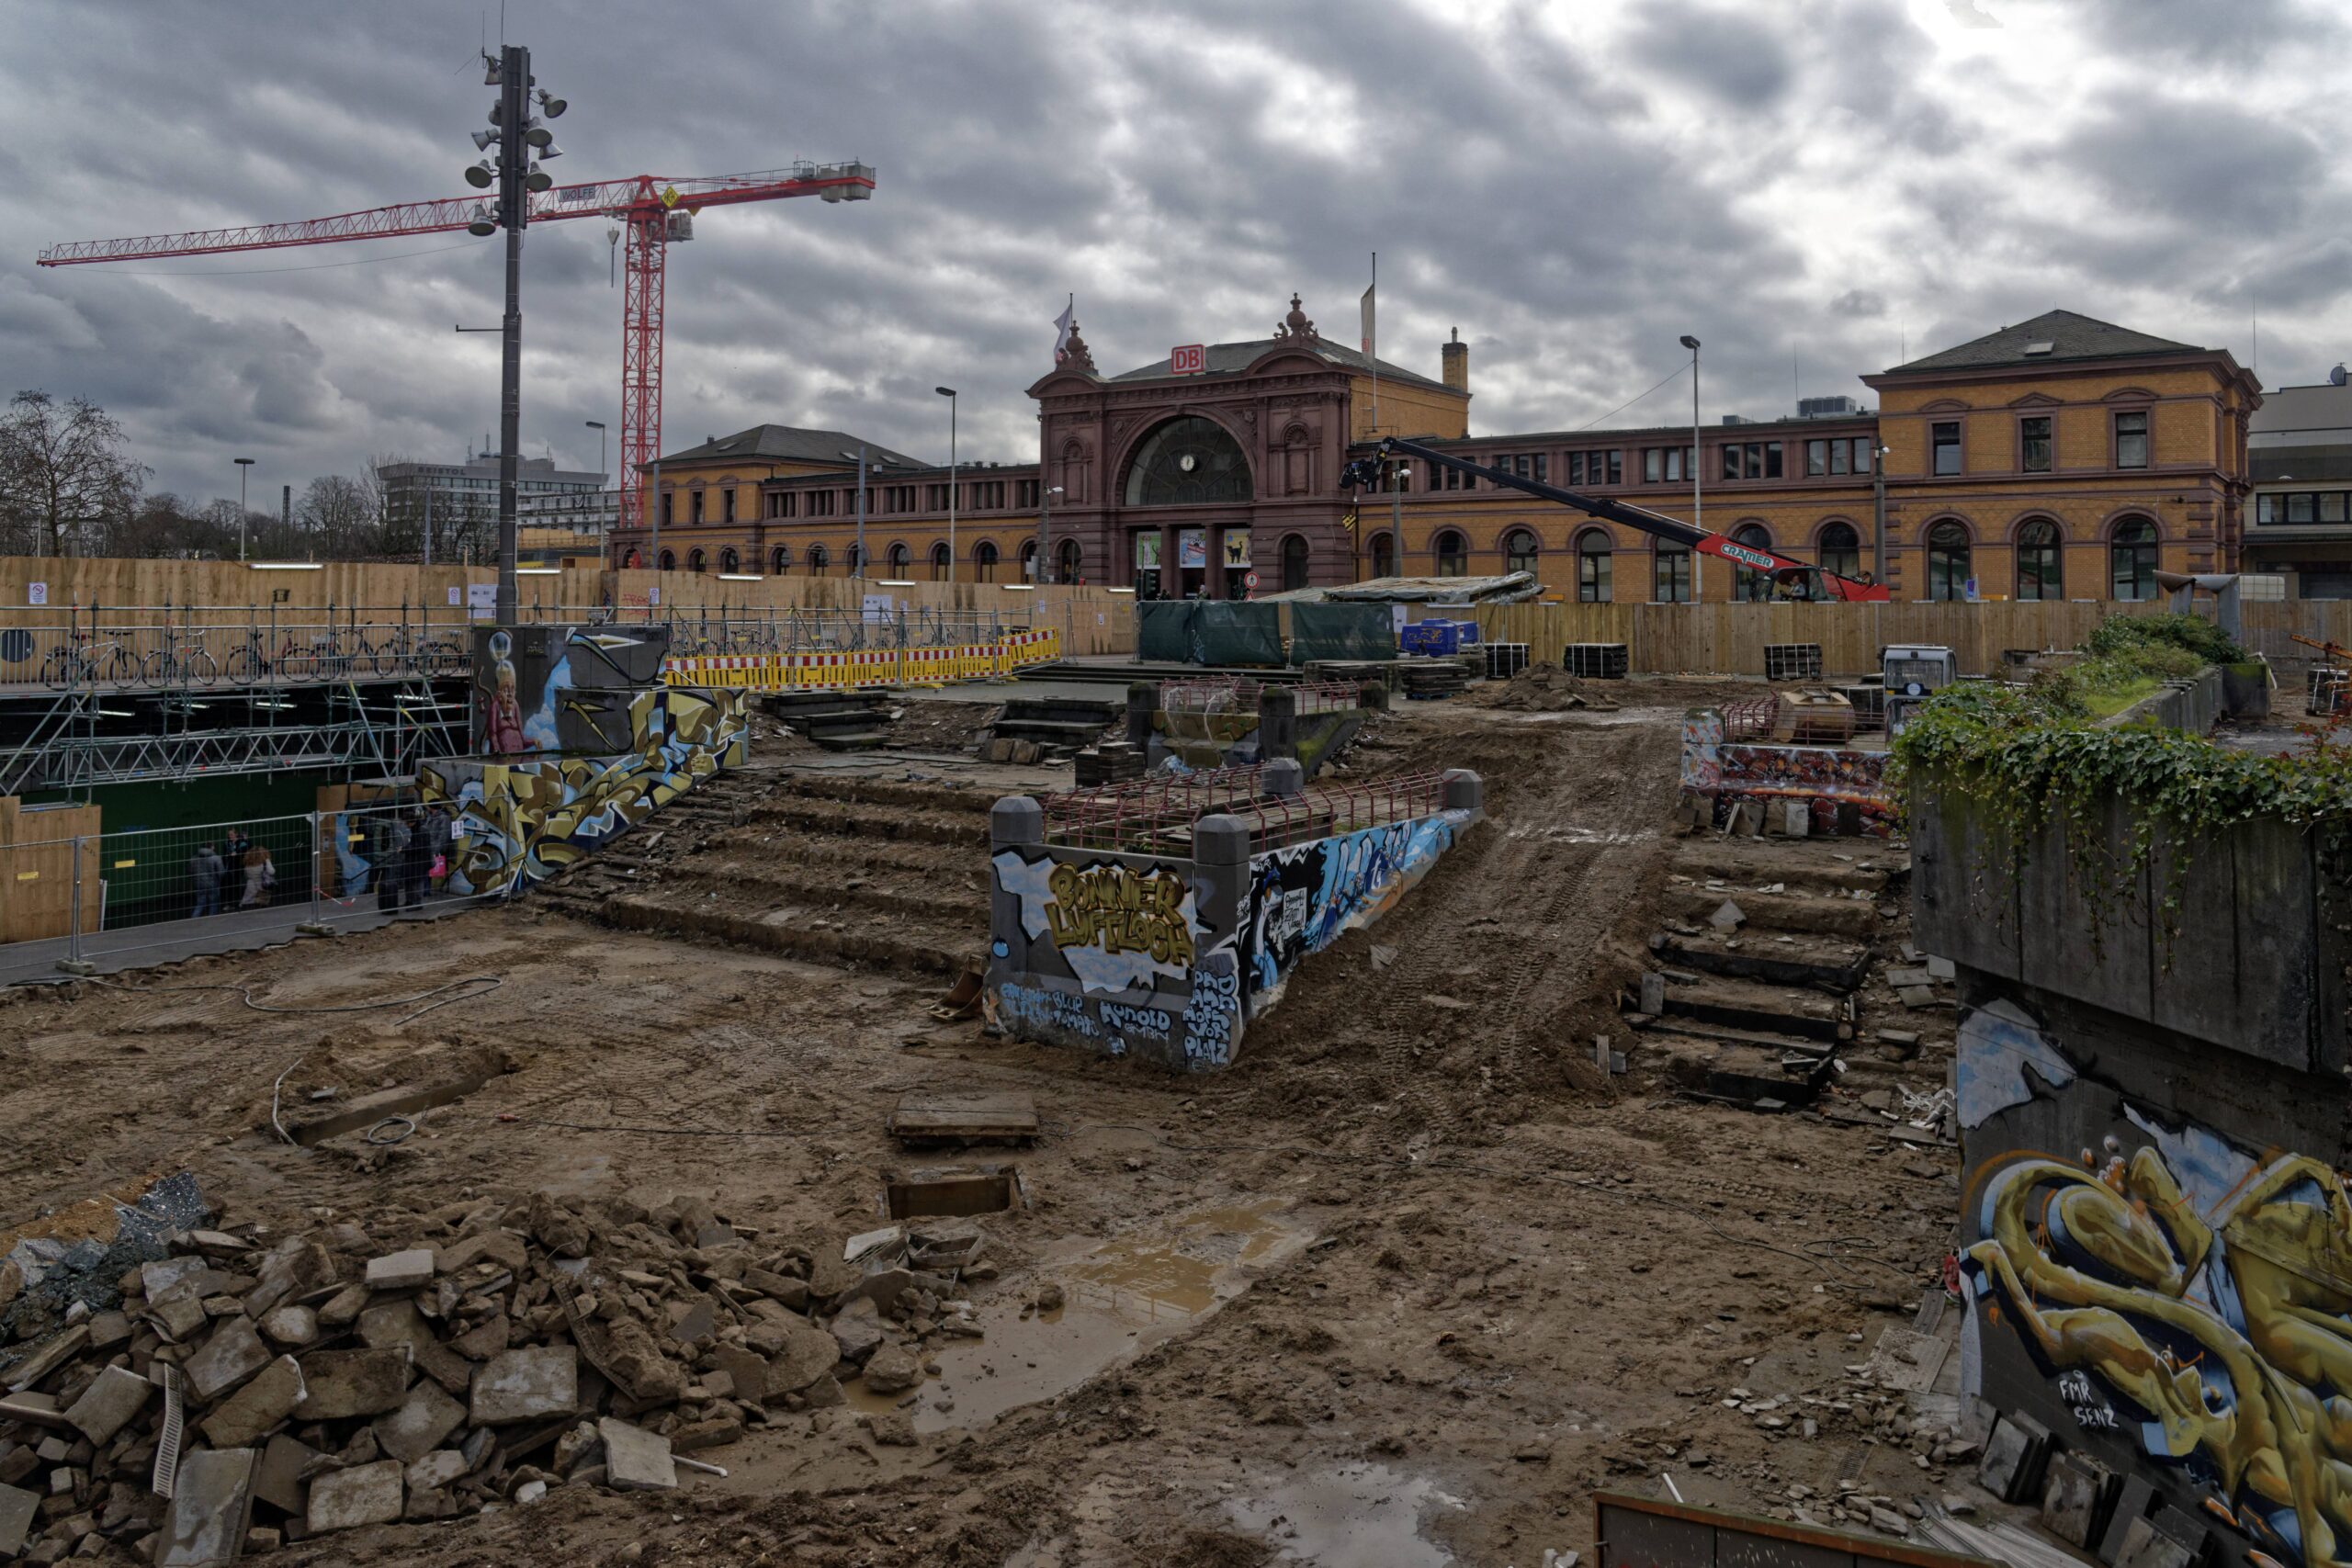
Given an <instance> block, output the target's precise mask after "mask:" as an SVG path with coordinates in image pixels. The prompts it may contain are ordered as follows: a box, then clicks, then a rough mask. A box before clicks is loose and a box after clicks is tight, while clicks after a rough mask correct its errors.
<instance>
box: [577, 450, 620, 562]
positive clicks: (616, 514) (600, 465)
mask: <svg viewBox="0 0 2352 1568" xmlns="http://www.w3.org/2000/svg"><path fill="white" fill-rule="evenodd" d="M581 423H583V424H585V425H586V426H587V427H588V428H589V429H591V430H593V431H594V432H595V433H596V477H597V478H598V479H609V478H611V477H612V476H611V475H609V474H607V473H605V422H604V421H603V420H601V419H590V420H582V422H581ZM620 506H621V498H620V489H619V487H618V486H615V487H614V490H613V525H614V526H615V527H616V528H617V527H618V526H619V525H620V520H621V513H620ZM608 537H609V536H608ZM596 553H597V554H598V555H599V556H602V555H603V554H604V553H605V552H604V551H602V550H598V551H597V552H596Z"/></svg>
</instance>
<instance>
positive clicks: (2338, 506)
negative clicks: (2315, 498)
mask: <svg viewBox="0 0 2352 1568" xmlns="http://www.w3.org/2000/svg"><path fill="white" fill-rule="evenodd" d="M2319 520H2320V521H2321V522H2323V523H2341V522H2343V521H2344V492H2343V491H2340V490H2329V491H2321V492H2320V497H2319Z"/></svg>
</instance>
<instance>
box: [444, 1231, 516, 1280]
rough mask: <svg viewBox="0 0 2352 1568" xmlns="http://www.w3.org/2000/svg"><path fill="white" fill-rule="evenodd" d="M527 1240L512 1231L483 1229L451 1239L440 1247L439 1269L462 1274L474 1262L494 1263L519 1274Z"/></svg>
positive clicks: (447, 1273) (447, 1272)
mask: <svg viewBox="0 0 2352 1568" xmlns="http://www.w3.org/2000/svg"><path fill="white" fill-rule="evenodd" d="M530 1256H531V1255H530V1244H529V1243H528V1242H526V1240H525V1239H524V1238H523V1237H522V1236H520V1235H516V1234H515V1232H513V1231H506V1230H492V1231H484V1232H482V1233H481V1235H469V1236H466V1237H464V1238H463V1239H461V1240H458V1241H454V1242H451V1243H450V1244H449V1245H448V1246H447V1247H444V1248H443V1249H442V1251H441V1272H442V1273H443V1274H444V1275H450V1274H462V1273H464V1272H465V1271H466V1270H467V1269H470V1268H472V1267H473V1266H474V1265H475V1264H477V1263H495V1264H497V1265H498V1266H499V1267H500V1268H501V1269H506V1270H507V1271H508V1272H510V1273H515V1274H520V1273H521V1272H523V1269H524V1268H525V1267H526V1265H527V1264H528V1263H529V1262H530Z"/></svg>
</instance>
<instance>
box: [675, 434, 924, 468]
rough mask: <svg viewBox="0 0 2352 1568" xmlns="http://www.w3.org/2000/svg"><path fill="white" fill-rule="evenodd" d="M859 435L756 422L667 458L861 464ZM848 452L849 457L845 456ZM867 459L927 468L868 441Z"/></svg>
mask: <svg viewBox="0 0 2352 1568" xmlns="http://www.w3.org/2000/svg"><path fill="white" fill-rule="evenodd" d="M857 444H858V437H856V436H854V435H852V434H849V433H847V432H846V431H840V430H802V429H799V428H798V427H797V426H794V425H789V424H755V425H753V426H752V428H751V429H749V430H739V431H737V432H736V433H735V434H732V435H721V436H718V437H716V438H715V439H712V440H709V441H706V442H704V443H703V444H702V445H701V446H689V447H687V448H686V449H685V450H684V451H683V452H673V453H671V454H669V455H668V456H667V457H663V458H662V461H663V462H664V463H716V462H726V461H729V460H730V459H731V460H734V461H738V462H741V461H745V460H751V461H759V460H762V459H766V460H770V461H774V462H779V463H839V464H841V465H842V466H843V467H844V468H851V469H853V470H854V469H855V468H856V467H857ZM843 453H847V454H848V456H847V457H844V456H842V454H843ZM865 460H866V463H867V464H868V466H870V467H873V468H922V467H924V464H923V462H922V459H921V458H919V457H908V456H907V455H906V454H905V453H903V452H893V451H891V450H890V449H889V448H888V446H875V445H874V444H873V443H871V442H868V443H867V444H866V447H865Z"/></svg>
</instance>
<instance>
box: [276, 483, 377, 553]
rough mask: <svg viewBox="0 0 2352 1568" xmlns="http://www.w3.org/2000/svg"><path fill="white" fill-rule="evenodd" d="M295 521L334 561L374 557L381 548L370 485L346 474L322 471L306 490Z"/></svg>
mask: <svg viewBox="0 0 2352 1568" xmlns="http://www.w3.org/2000/svg"><path fill="white" fill-rule="evenodd" d="M295 521H296V522H297V523H298V524H299V525H300V526H301V528H302V530H303V531H304V532H305V533H306V534H308V535H309V536H311V543H312V547H313V548H315V549H316V550H317V551H318V552H319V553H320V554H321V555H322V556H325V557H326V558H328V559H330V560H350V559H354V558H358V557H363V556H371V555H374V554H376V553H377V551H378V549H379V547H380V540H379V534H380V533H381V530H380V529H379V527H378V517H377V513H376V509H375V505H374V503H373V502H372V501H371V500H370V499H369V497H368V491H367V489H366V487H364V486H363V485H362V484H361V483H360V482H359V481H358V480H357V479H351V478H348V477H347V476H345V475H343V474H322V475H321V476H320V477H319V478H317V479H312V480H311V485H310V488H309V489H308V490H306V491H303V492H302V502H301V504H300V506H299V507H298V508H297V509H296V511H295Z"/></svg>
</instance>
